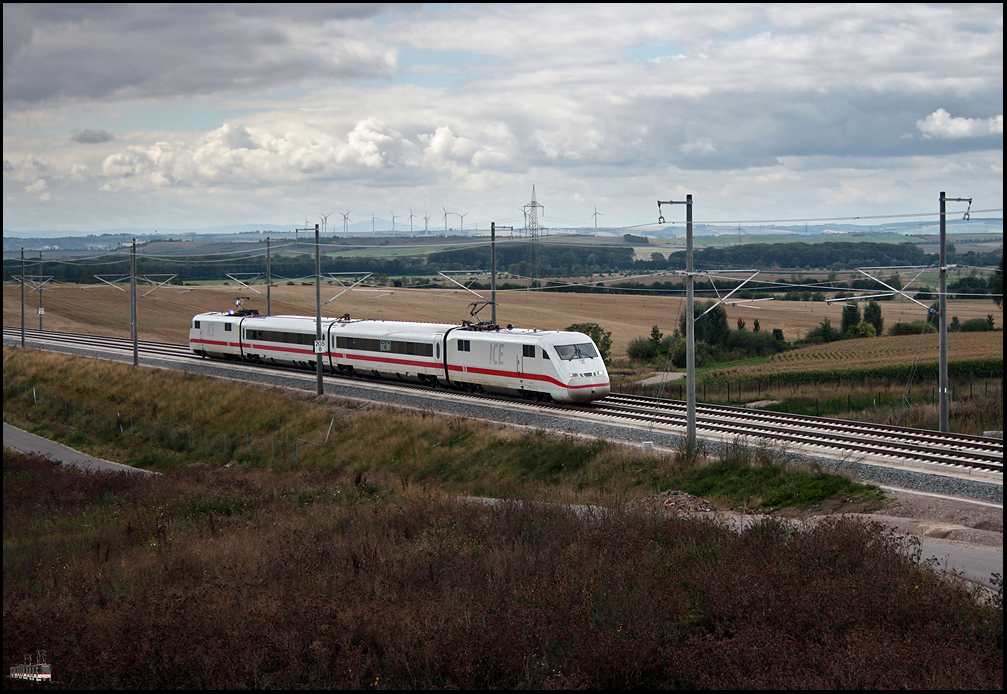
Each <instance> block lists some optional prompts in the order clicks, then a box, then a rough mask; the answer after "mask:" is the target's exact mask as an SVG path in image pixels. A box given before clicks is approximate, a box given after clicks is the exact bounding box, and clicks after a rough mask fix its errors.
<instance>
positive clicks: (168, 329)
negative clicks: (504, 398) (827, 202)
mask: <svg viewBox="0 0 1007 694" xmlns="http://www.w3.org/2000/svg"><path fill="white" fill-rule="evenodd" d="M149 289H150V287H149V286H146V287H145V288H143V289H142V290H141V291H140V294H143V293H144V292H146V291H148V290H149ZM256 289H257V290H258V291H260V292H262V293H263V296H260V295H259V294H256V293H255V292H254V291H252V290H250V289H247V288H243V287H239V286H235V284H233V283H232V284H231V285H230V286H216V287H164V288H160V289H157V290H155V291H153V292H151V293H150V294H148V295H147V296H145V297H143V298H142V299H141V300H140V301H139V309H138V311H139V325H140V337H141V338H142V339H148V340H159V341H165V342H174V343H185V342H187V341H188V335H189V333H188V327H189V322H190V321H191V319H192V316H193V315H195V314H196V313H201V312H204V311H226V310H228V309H230V308H233V307H234V299H235V298H236V297H238V296H249V297H251V299H249V301H248V302H246V304H245V305H246V306H247V307H249V308H257V309H259V311H260V312H262V313H265V308H266V299H265V296H264V294H265V288H264V287H262V286H261V285H259V286H257V287H256ZM340 291H341V289H340V288H339V287H338V286H335V285H330V284H323V288H322V301H323V302H324V301H327V300H329V299H331V298H332V297H334V296H335V295H336V294H338V293H339V292H340ZM481 293H483V294H484V295H486V296H488V292H481ZM473 301H475V297H474V296H473V295H471V294H469V293H468V292H465V291H462V290H418V289H403V288H393V287H386V288H383V289H382V290H380V291H372V290H368V291H352V292H347V293H345V294H343V295H342V296H340V297H339V298H338V299H335V300H334V301H332V302H331V303H328V304H327V305H326V306H324V307H323V309H322V315H323V316H331V317H335V316H341V315H343V314H344V313H349V314H350V315H352V316H354V317H355V318H380V319H384V320H419V321H431V322H444V323H457V322H460V321H462V320H464V319H468V318H469V304H471V303H472V302H473ZM498 302H499V308H498V310H497V318H498V320H499V322H500V323H502V324H506V323H513V324H514V325H517V326H521V327H534V328H541V329H543V330H557V329H558V330H562V329H563V328H566V327H567V326H569V325H572V324H574V323H598V324H600V325H601V326H602V327H603V328H605V329H606V330H608V331H611V333H612V353H613V355H614V356H615V357H617V358H620V357H624V356H625V354H626V348H627V347H628V345H629V342H630V340H632V339H633V338H636V337H645V336H647V335H649V334H650V330H651V327H652V326H654V325H657V326H658V327H659V328H660V329H661V330H662V331H663V332H665V333H667V334H670V333H671V332H673V331H674V329H675V326H677V325H678V320H679V317H680V315H681V312H682V309H683V307H684V304H685V301H684V299H682V298H679V297H665V296H636V295H627V294H617V295H599V294H562V293H551V292H550V293H545V292H535V291H510V292H499V293H498ZM26 303H27V306H26V319H25V321H26V325H27V326H28V327H35V328H37V327H38V315H37V313H36V309H37V306H38V298H37V295H35V294H31V295H29V296H28V299H27V301H26ZM43 304H44V306H45V316H44V318H43V326H44V327H45V328H47V329H52V330H63V331H72V332H82V333H94V334H99V335H114V336H120V337H127V336H128V335H129V294H128V293H126V292H122V291H119V290H117V289H114V288H112V287H108V286H104V285H56V286H47V287H46V288H45V289H44V290H43ZM272 304H273V314H274V315H280V314H299V315H308V316H313V315H315V289H314V286H303V285H300V284H297V285H295V286H288V285H280V286H275V287H273V289H272ZM881 306H882V313H883V316H884V319H885V326H886V329H887V328H889V327H891V326H892V325H894V324H895V323H896V322H899V321H902V322H909V321H918V320H925V319H926V313H925V311H924V310H923V309H922V308H920V307H919V306H918V305H916V304H914V303H911V302H908V301H886V302H882V303H881ZM948 306H949V313H950V315H953V316H958V317H959V318H960V320H962V321H965V320H967V319H970V318H985V317H986V316H987V315H988V314H992V315H993V318H994V322H995V324H996V327H998V328H1002V327H1003V309H1001V308H997V307H996V306H995V305H994V304H993V303H991V302H988V301H964V300H958V301H950V302H948ZM756 307H757V308H756ZM842 310H843V307H842V304H841V303H835V304H831V305H827V304H825V303H824V302H808V301H775V300H774V301H763V302H759V303H758V304H754V305H750V306H728V307H727V316H728V324H729V325H730V326H731V327H734V325H735V323H736V321H737V319H738V318H742V319H744V320H745V321H746V323H747V324H748V326H749V329H751V327H752V325H753V323H754V321H755V319H759V321H760V325H761V329H762V330H764V331H767V332H768V331H772V330H773V329H774V328H780V329H782V330H783V334H784V338H785V339H786V340H787V341H790V342H793V341H794V340H797V339H800V338H802V337H804V335H805V334H806V333H807V332H808V330H810V329H811V328H814V327H816V326H817V325H818V324H819V323H821V321H822V320H823V319H824V318H829V320H831V321H832V324H833V326H839V324H840V322H841V316H842ZM20 312H21V304H20V290H19V288H18V287H17V286H14V285H4V299H3V320H4V325H20V322H21V313H20ZM480 315H481V316H482V317H485V318H487V319H488V318H489V309H488V308H487V309H484V310H483V312H482V314H480ZM987 335H988V336H989V337H988V338H987V339H991V340H997V341H999V342H1000V343H1001V355H1002V338H1001V337H1000V336H1002V333H997V334H995V335H991V334H987ZM957 344H958V336H957V335H953V336H952V338H951V345H952V346H951V349H952V351H953V353H955V354H956V353H957V352H956V351H955V350H957V349H958V348H957V346H956V345H957ZM934 355H936V352H934ZM933 358H934V359H936V356H934V357H933Z"/></svg>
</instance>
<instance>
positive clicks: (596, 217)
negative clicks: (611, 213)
mask: <svg viewBox="0 0 1007 694" xmlns="http://www.w3.org/2000/svg"><path fill="white" fill-rule="evenodd" d="M591 216H592V217H594V230H595V231H598V217H599V216H601V217H604V216H605V215H603V214H602V213H601V212H599V211H598V206H597V205H595V206H594V214H593V215H591Z"/></svg>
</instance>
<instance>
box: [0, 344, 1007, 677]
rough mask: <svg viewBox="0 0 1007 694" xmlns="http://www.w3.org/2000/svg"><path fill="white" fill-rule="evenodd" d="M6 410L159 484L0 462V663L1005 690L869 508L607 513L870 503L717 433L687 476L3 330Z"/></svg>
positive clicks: (92, 670)
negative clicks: (697, 504) (740, 528)
mask: <svg viewBox="0 0 1007 694" xmlns="http://www.w3.org/2000/svg"><path fill="white" fill-rule="evenodd" d="M97 384H100V386H101V387H100V388H99V387H98V386H97ZM4 417H5V421H11V422H12V423H15V424H18V425H20V426H25V427H27V428H29V429H34V430H36V431H37V432H39V433H44V434H46V435H48V436H51V437H53V438H57V439H61V440H63V441H65V442H67V443H69V444H71V445H74V446H75V447H78V448H84V449H88V450H90V451H91V452H93V453H97V454H101V455H103V456H104V457H108V458H112V459H117V460H120V461H122V462H140V463H141V464H143V465H146V466H148V467H151V468H156V469H159V470H162V471H164V472H166V473H167V474H165V475H164V476H158V477H140V476H128V475H111V474H85V473H81V472H79V471H76V470H73V469H66V468H60V467H58V466H56V465H55V464H53V463H52V461H49V460H46V459H41V458H38V457H36V456H23V455H17V454H13V453H11V452H10V451H8V450H5V451H4V484H3V494H4V520H3V529H4V556H3V562H4V613H3V623H4V636H3V648H4V655H5V660H6V661H8V662H10V663H14V662H20V661H21V659H22V656H23V654H24V653H27V652H33V651H35V650H38V649H45V650H47V652H48V653H49V658H50V660H51V661H52V663H53V664H54V666H55V669H56V673H55V676H56V679H57V680H59V681H61V682H63V683H64V684H65V685H67V686H71V687H86V688H98V687H102V688H104V687H109V688H111V687H123V688H127V687H152V688H153V687H187V688H188V687H207V688H209V687H213V688H218V687H221V688H222V687H270V688H273V687H275V688H281V687H283V688H288V687H290V688H292V687H318V688H322V687H325V688H335V687H354V688H363V687H374V688H378V687H388V688H407V687H408V688H423V687H429V688H435V687H436V688H455V687H466V688H469V687H484V688H504V687H506V688H518V687H535V688H547V687H552V688H560V687H562V688H566V687H591V688H595V687H597V688H601V687H605V688H614V687H619V688H625V687H651V688H658V687H661V688H665V687H668V688H682V687H690V688H691V687H840V686H842V687H905V686H931V687H935V686H947V685H949V684H953V685H954V686H967V687H976V688H978V687H990V688H994V687H996V688H999V687H1001V685H1002V681H1003V669H1002V661H1003V655H1002V653H1003V626H1002V624H1003V622H1002V615H1003V607H1002V594H1001V595H1000V596H995V597H994V598H992V599H989V600H987V601H985V602H983V601H982V600H981V599H980V597H979V596H978V595H977V594H976V592H975V590H974V589H971V588H969V587H968V585H966V584H965V583H964V582H962V583H959V582H957V581H955V580H952V581H951V582H948V580H947V579H946V578H942V577H940V576H939V574H937V573H936V572H935V571H934V570H933V567H931V566H929V565H928V564H927V563H926V562H921V561H920V552H919V547H918V546H916V545H914V544H913V543H912V542H911V541H909V540H906V539H899V538H896V537H894V536H892V535H889V534H886V533H885V532H884V531H883V530H882V528H881V527H880V526H876V525H867V524H862V523H858V522H855V521H852V520H849V519H835V520H830V521H826V522H823V523H820V524H814V525H806V526H799V527H793V526H789V525H785V524H784V523H783V522H781V521H777V520H775V519H772V518H767V520H765V521H764V522H762V523H759V524H757V525H755V526H753V527H750V528H748V529H747V530H745V531H744V532H741V533H738V532H736V531H735V530H734V529H732V528H729V527H726V526H724V525H722V524H719V523H717V522H715V521H712V520H701V519H698V518H695V517H674V516H667V515H664V514H663V513H658V512H655V511H653V510H649V511H648V510H646V509H637V510H629V505H627V504H624V503H622V502H623V501H627V500H630V499H636V498H640V497H643V496H647V495H649V494H651V493H653V492H654V491H659V490H664V489H669V488H677V489H682V490H685V491H691V492H692V493H695V494H699V495H704V496H707V497H708V498H712V499H713V500H715V501H717V502H719V503H722V504H729V505H736V506H750V507H773V506H783V505H801V504H807V503H814V502H815V501H819V500H821V499H823V498H827V497H830V496H832V497H835V496H842V497H844V498H845V497H849V496H858V497H860V498H861V499H864V500H870V499H872V498H874V499H876V498H878V497H877V491H876V490H873V489H871V488H866V487H863V486H861V485H856V484H854V483H852V482H851V481H849V480H847V479H844V478H841V477H836V476H833V475H825V474H822V473H820V472H816V471H813V470H812V471H803V472H801V471H797V472H795V471H792V470H788V469H787V468H786V466H785V464H784V461H783V458H785V456H782V455H781V454H780V453H779V452H772V451H767V450H766V449H761V448H756V447H752V446H749V445H747V444H746V443H745V442H742V441H738V442H736V443H735V445H734V446H732V448H731V450H730V451H729V452H728V454H727V455H726V456H725V457H724V458H723V459H722V460H720V461H717V462H714V463H712V464H710V465H705V466H693V465H688V464H685V463H683V462H681V461H678V460H674V459H660V458H654V457H647V456H642V455H640V454H639V453H638V452H634V451H627V450H625V449H622V448H619V447H617V446H613V445H611V444H608V443H607V442H604V441H582V440H578V439H573V438H560V439H556V438H552V437H548V436H546V435H545V434H543V433H541V432H533V433H529V434H517V433H514V432H508V431H505V430H501V429H499V428H496V427H493V426H489V425H486V424H478V423H472V422H468V421H464V420H460V419H445V418H441V417H435V416H431V415H429V414H426V413H422V412H421V413H413V414H407V413H401V412H392V411H390V410H385V409H375V410H365V409H354V408H353V407H350V406H346V405H341V406H340V405H336V404H334V403H333V402H331V401H330V400H325V401H320V400H317V399H315V398H309V397H303V396H302V397H298V396H292V395H290V394H288V393H285V392H283V391H278V390H277V391H274V390H265V389H259V388H252V387H244V386H235V385H231V384H224V383H220V382H217V381H214V380H212V379H207V378H202V377H195V376H187V375H180V374H177V373H172V372H163V371H155V370H148V369H134V368H131V367H128V366H122V365H117V364H112V363H108V362H100V361H95V360H87V359H81V358H76V357H68V356H64V355H57V354H49V353H41V352H35V351H34V350H19V349H14V348H9V347H5V348H4ZM292 439H293V440H295V441H300V448H299V449H295V450H298V454H297V455H294V456H292V455H291V453H292V451H291V447H290V446H289V444H290V442H291V440H292ZM318 444H321V445H318ZM457 494H470V495H474V496H495V497H511V498H521V499H526V500H535V501H507V502H498V503H497V504H494V505H487V504H485V503H473V502H471V501H468V502H467V501H465V500H463V499H459V498H458V497H456V496H453V495H457ZM543 500H549V501H568V502H582V503H583V502H595V503H598V502H603V505H602V506H598V507H595V508H594V510H593V511H592V512H591V517H589V518H585V516H584V512H583V510H581V511H577V510H576V509H575V507H571V506H567V505H553V504H542V503H540V502H541V501H543ZM865 654H870V657H866V656H865Z"/></svg>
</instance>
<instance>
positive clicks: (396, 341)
mask: <svg viewBox="0 0 1007 694" xmlns="http://www.w3.org/2000/svg"><path fill="white" fill-rule="evenodd" d="M316 330H317V323H316V319H314V318H309V317H304V316H275V317H266V316H258V315H240V314H235V313H234V312H231V313H204V314H200V315H198V316H195V317H194V318H193V321H192V326H191V328H190V333H189V344H190V348H191V349H192V350H193V351H194V352H195V353H197V354H200V355H203V356H209V357H215V358H225V359H238V360H245V361H254V362H269V363H278V364H293V365H301V366H311V367H315V360H316V359H317V358H321V359H322V363H323V365H324V367H325V368H326V369H327V370H330V371H333V372H339V373H345V374H356V375H363V376H378V377H384V378H395V379H399V380H405V381H415V382H421V383H427V384H431V385H433V384H440V385H443V386H447V387H451V388H455V389H459V390H470V391H485V392H493V393H504V394H508V395H516V396H521V397H526V398H538V399H552V400H556V401H558V402H590V401H592V400H597V399H599V398H602V397H605V395H607V394H608V393H609V389H610V386H609V379H608V372H607V370H606V368H605V364H604V362H603V361H602V359H601V357H600V355H599V354H598V351H597V347H596V346H595V345H594V343H593V342H592V341H591V338H589V337H588V336H586V335H583V334H581V333H571V332H565V331H549V330H528V329H516V328H508V329H500V328H497V327H495V326H494V327H492V328H491V329H490V328H488V327H487V326H484V325H478V326H472V325H469V324H462V325H461V326H458V325H451V324H439V323H411V322H402V321H375V320H351V319H350V318H349V317H348V316H344V317H343V318H339V319H332V318H325V319H323V320H322V321H321V332H322V338H321V340H318V339H317V338H316Z"/></svg>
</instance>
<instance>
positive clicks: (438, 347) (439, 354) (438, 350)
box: [437, 342, 441, 359]
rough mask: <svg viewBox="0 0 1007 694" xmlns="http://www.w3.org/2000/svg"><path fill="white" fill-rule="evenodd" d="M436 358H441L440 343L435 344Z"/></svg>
mask: <svg viewBox="0 0 1007 694" xmlns="http://www.w3.org/2000/svg"><path fill="white" fill-rule="evenodd" d="M437 358H438V359H440V358H441V343H440V342H438V343H437Z"/></svg>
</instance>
